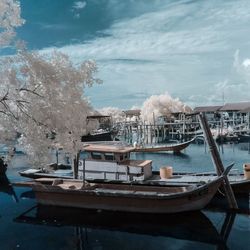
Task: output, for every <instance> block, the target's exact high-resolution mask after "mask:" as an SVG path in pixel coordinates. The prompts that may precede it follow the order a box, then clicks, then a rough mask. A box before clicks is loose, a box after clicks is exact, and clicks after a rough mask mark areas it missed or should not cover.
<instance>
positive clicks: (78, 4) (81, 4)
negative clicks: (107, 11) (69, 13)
mask: <svg viewBox="0 0 250 250" xmlns="http://www.w3.org/2000/svg"><path fill="white" fill-rule="evenodd" d="M86 5H87V3H86V2H85V1H77V2H74V4H73V7H72V8H73V9H75V10H81V9H84V8H85V7H86Z"/></svg>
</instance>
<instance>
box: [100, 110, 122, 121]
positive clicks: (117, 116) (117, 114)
mask: <svg viewBox="0 0 250 250" xmlns="http://www.w3.org/2000/svg"><path fill="white" fill-rule="evenodd" d="M98 111H99V112H100V114H102V115H109V116H111V117H112V122H113V123H119V122H123V121H124V119H125V114H124V112H122V110H120V109H118V108H115V107H104V108H102V109H99V110H98Z"/></svg>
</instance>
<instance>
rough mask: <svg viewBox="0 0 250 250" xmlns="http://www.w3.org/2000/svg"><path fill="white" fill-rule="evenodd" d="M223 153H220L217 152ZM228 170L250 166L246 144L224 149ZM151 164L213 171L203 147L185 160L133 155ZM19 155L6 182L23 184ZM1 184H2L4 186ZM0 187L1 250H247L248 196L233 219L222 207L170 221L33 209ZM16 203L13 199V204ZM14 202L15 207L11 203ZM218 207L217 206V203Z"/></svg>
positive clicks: (24, 195) (23, 193)
mask: <svg viewBox="0 0 250 250" xmlns="http://www.w3.org/2000/svg"><path fill="white" fill-rule="evenodd" d="M220 150H221V152H222V149H220ZM221 155H222V158H223V162H224V163H225V165H226V164H229V163H231V162H232V161H234V162H235V166H236V167H235V168H238V169H239V171H242V164H243V163H245V162H250V154H249V147H248V145H247V144H238V145H233V144H228V145H224V147H223V153H222V154H221ZM133 157H135V158H137V159H152V160H153V162H154V164H153V167H154V169H155V170H157V169H159V167H160V166H163V165H170V166H173V168H174V171H175V170H180V171H212V170H213V166H212V163H211V160H210V155H209V153H208V152H207V150H205V148H204V146H203V145H197V144H193V145H191V146H190V147H188V148H187V149H186V150H185V151H184V153H183V154H180V155H173V154H171V153H158V154H140V155H136V156H135V155H134V156H133ZM27 166H28V165H27V163H26V160H25V156H22V155H17V156H15V158H14V159H13V163H12V166H10V168H9V169H8V173H7V176H8V179H9V181H10V182H14V181H17V180H21V179H22V178H21V177H19V175H18V174H17V171H19V170H22V169H25V168H26V167H27ZM3 182H5V184H4V183H3ZM7 182H8V180H6V179H5V180H2V184H1V186H0V204H1V205H0V242H1V244H0V249H1V250H5V249H25V250H27V249H36V250H39V249H63V250H66V249H98V250H99V249H143V250H144V249H249V246H250V215H249V214H250V210H249V196H248V197H239V199H238V201H239V202H240V207H241V209H240V210H239V211H238V213H236V214H233V213H230V211H228V210H226V209H223V208H222V207H219V208H218V207H215V206H213V207H212V208H209V209H208V208H207V209H205V210H203V211H202V212H195V213H187V214H177V215H171V216H167V215H165V216H158V215H153V216H148V215H147V216H145V215H140V214H134V215H131V214H130V215H129V214H125V213H108V212H103V211H86V210H76V209H74V210H72V209H67V210H65V209H53V208H48V207H42V206H37V204H36V201H35V199H32V198H33V194H32V193H31V192H29V189H25V188H14V189H13V190H12V189H11V188H10V187H8V185H7V184H8V183H7ZM15 197H16V198H15ZM16 199H18V202H16V201H15V200H16ZM220 201H221V200H220Z"/></svg>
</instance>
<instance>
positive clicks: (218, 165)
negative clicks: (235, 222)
mask: <svg viewBox="0 0 250 250" xmlns="http://www.w3.org/2000/svg"><path fill="white" fill-rule="evenodd" d="M198 118H199V121H200V124H201V128H202V130H203V132H204V136H205V139H206V142H207V144H208V146H209V150H210V153H211V157H212V161H213V164H214V167H215V170H216V172H217V175H218V176H220V175H222V173H223V172H224V166H223V163H222V161H221V158H220V154H219V152H218V149H217V146H216V144H215V142H214V139H213V136H212V133H211V130H210V128H209V126H208V123H207V120H206V117H205V115H204V114H203V113H201V114H199V116H198ZM223 186H224V190H225V195H226V198H227V200H228V204H229V207H230V208H232V209H237V208H238V205H237V202H236V199H235V196H234V193H233V190H232V187H231V185H230V183H229V180H228V178H227V176H225V177H224V181H223Z"/></svg>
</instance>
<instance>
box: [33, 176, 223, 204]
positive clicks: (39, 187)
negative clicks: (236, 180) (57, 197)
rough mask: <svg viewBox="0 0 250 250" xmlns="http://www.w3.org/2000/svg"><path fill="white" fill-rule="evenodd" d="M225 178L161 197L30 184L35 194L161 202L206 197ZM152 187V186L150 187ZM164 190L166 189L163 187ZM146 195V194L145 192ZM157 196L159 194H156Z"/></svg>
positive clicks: (161, 195)
mask: <svg viewBox="0 0 250 250" xmlns="http://www.w3.org/2000/svg"><path fill="white" fill-rule="evenodd" d="M223 178H224V177H223V176H220V177H218V178H216V179H215V180H213V181H211V182H209V183H206V184H203V185H201V186H196V187H195V188H194V189H192V190H186V191H183V192H177V193H170V194H160V195H155V194H154V195H152V194H149V195H143V194H142V192H140V193H136V192H134V193H129V194H126V193H115V192H96V190H95V189H93V188H91V190H88V189H87V188H86V189H63V188H62V187H60V186H53V185H46V184H41V183H39V182H36V183H30V185H29V186H30V187H32V188H33V190H34V191H35V192H43V193H53V192H54V193H55V192H57V193H69V194H70V193H71V194H82V193H84V194H87V195H94V196H95V195H96V196H98V195H100V194H101V196H103V197H104V196H115V197H127V198H130V197H133V198H142V199H143V198H145V199H159V200H168V199H174V198H183V197H187V196H192V195H197V194H198V196H201V197H202V196H206V195H207V194H208V192H205V193H202V191H203V190H207V189H208V188H211V187H212V186H213V185H216V184H217V183H218V182H222V180H223ZM104 185H112V186H115V185H116V184H104ZM149 187H150V186H149ZM162 188H164V187H162ZM168 188H171V187H168ZM145 193H146V192H145ZM154 193H156V194H157V192H154Z"/></svg>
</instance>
